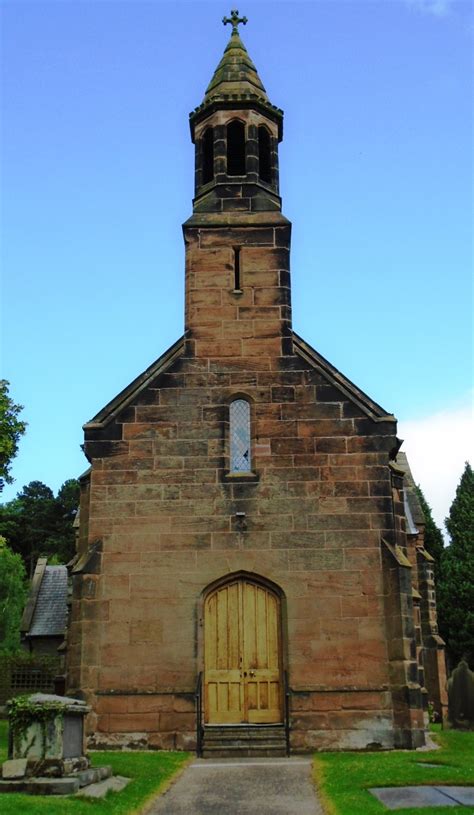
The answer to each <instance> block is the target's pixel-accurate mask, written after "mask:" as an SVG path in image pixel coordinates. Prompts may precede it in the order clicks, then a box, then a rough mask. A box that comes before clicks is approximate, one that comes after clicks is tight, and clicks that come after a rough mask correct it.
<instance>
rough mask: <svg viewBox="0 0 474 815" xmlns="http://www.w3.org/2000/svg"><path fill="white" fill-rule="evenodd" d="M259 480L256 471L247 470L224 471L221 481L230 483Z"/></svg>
mask: <svg viewBox="0 0 474 815" xmlns="http://www.w3.org/2000/svg"><path fill="white" fill-rule="evenodd" d="M259 480H260V478H259V476H258V475H257V473H253V472H248V473H226V474H225V475H224V476H223V481H226V482H228V483H229V482H230V483H232V484H233V483H237V484H239V483H246V482H250V483H254V484H255V483H257V482H258V481H259Z"/></svg>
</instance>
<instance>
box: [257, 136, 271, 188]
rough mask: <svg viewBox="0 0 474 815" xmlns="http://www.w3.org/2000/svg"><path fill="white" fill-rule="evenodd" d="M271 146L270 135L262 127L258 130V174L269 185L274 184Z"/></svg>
mask: <svg viewBox="0 0 474 815" xmlns="http://www.w3.org/2000/svg"><path fill="white" fill-rule="evenodd" d="M271 145H272V140H271V136H270V133H269V132H268V130H267V128H266V127H264V125H260V127H259V128H258V174H259V176H260V178H261V179H262V181H266V182H267V184H271V183H272V163H271Z"/></svg>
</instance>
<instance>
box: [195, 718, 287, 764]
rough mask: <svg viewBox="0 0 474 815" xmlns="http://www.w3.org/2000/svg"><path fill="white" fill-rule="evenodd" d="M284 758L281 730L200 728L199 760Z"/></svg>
mask: <svg viewBox="0 0 474 815" xmlns="http://www.w3.org/2000/svg"><path fill="white" fill-rule="evenodd" d="M285 755H286V738H285V728H284V726H283V725H276V726H261V725H260V726H251V725H249V726H243V725H240V726H238V727H231V726H226V727H219V726H218V725H214V726H212V727H209V726H207V727H205V728H204V738H203V757H204V758H226V757H227V758H233V757H239V756H240V757H249V756H255V757H265V756H267V757H271V756H274V757H277V756H285Z"/></svg>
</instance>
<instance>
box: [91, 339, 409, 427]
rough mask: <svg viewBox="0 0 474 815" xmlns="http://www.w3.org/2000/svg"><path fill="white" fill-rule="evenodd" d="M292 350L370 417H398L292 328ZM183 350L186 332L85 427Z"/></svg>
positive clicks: (113, 412)
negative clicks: (361, 388)
mask: <svg viewBox="0 0 474 815" xmlns="http://www.w3.org/2000/svg"><path fill="white" fill-rule="evenodd" d="M293 350H294V353H295V354H297V355H298V356H299V357H301V358H302V359H304V360H305V362H307V363H308V364H309V365H310V366H311V367H312V368H314V369H315V370H316V371H318V373H320V374H321V375H322V376H323V377H324V378H325V379H326V381H327V382H328V383H329V384H331V385H333V386H334V387H335V388H337V389H338V390H340V391H341V393H342V394H343V395H344V396H346V397H347V399H349V401H351V402H353V403H354V404H355V405H357V406H358V407H359V408H360V409H361V410H362V411H363V412H364V413H365V414H366V415H367V416H368V417H369V418H370V419H373V421H374V422H395V421H396V419H395V416H394V415H393V414H392V413H387V411H386V410H384V409H383V408H382V407H381V406H380V405H378V404H377V402H374V401H373V399H371V398H370V397H369V396H367V394H366V393H364V392H363V391H361V390H360V388H358V387H357V386H356V385H354V383H353V382H351V381H350V379H348V378H347V377H346V376H344V374H342V373H341V372H340V371H338V369H337V368H335V367H334V365H331V363H330V362H328V360H327V359H325V358H324V357H323V356H321V354H319V353H318V352H317V351H315V349H314V348H312V347H311V345H309V344H308V343H307V342H305V341H304V340H303V339H302V338H301V337H299V336H298V334H296V333H295V332H293ZM183 351H184V336H182V337H180V338H179V340H177V341H176V342H175V343H174V344H173V345H172V346H170V348H168V350H167V351H165V353H164V354H162V355H161V357H158V359H157V360H156V361H155V362H153V363H152V364H151V365H150V366H149V367H148V368H147V369H146V370H145V371H143V373H141V374H139V376H137V377H136V379H134V380H133V382H131V383H130V385H128V386H127V387H126V388H124V389H123V390H122V391H120V393H119V394H118V395H117V396H116V397H115V398H114V399H112V400H111V401H110V402H109V403H108V404H107V405H105V407H103V408H102V410H100V411H99V412H98V413H97V414H96V415H95V416H94V417H93V419H91V420H90V421H89V422H86V423H85V424H84V425H83V429H84V430H93V429H98V428H101V427H104V426H105V425H107V424H108V423H109V422H111V421H112V420H113V419H114V418H115V417H116V416H117V415H118V414H119V413H120V412H121V411H122V410H124V409H125V408H126V407H128V405H130V404H131V403H132V402H133V400H134V399H136V397H137V396H138V395H139V394H140V393H141V392H142V391H144V390H145V389H146V388H147V387H148V385H149V384H150V383H151V382H152V381H153V380H154V379H156V377H157V376H159V375H160V374H163V373H166V371H167V370H168V369H169V368H170V367H171V365H172V364H173V363H174V362H175V361H176V360H177V359H179V357H180V356H181V355H182V354H183Z"/></svg>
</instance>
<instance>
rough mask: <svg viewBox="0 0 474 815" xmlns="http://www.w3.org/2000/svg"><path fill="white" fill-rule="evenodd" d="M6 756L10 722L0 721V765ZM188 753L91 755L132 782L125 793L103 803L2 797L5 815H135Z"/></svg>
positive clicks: (110, 795) (114, 794) (95, 761)
mask: <svg viewBox="0 0 474 815" xmlns="http://www.w3.org/2000/svg"><path fill="white" fill-rule="evenodd" d="M6 757H7V723H6V722H5V721H0V764H1V763H2V761H4V760H5V759H6ZM188 758H189V753H160V752H150V753H145V752H133V753H122V752H120V753H119V752H110V753H92V754H91V759H92V764H93V765H96V766H100V765H104V764H110V765H111V766H112V768H113V771H114V774H115V775H124V776H126V777H127V778H131V779H132V781H131V782H130V784H129V785H128V786H127V787H126V788H125V789H124V790H123V791H122V792H118V793H117V792H109V793H108V795H107V797H106V798H104V799H102V800H100V801H92V800H91V799H89V800H87V799H85V798H76V797H75V796H72V795H71V796H68V797H62V796H61V797H56V796H50V795H20V794H17V793H11V794H7V793H5V794H2V795H0V812H1V813H2V815H19V813H22V815H23V813H24V814H25V815H37V814H38V815H40V814H41V815H132V813H139V812H141V811H142V809H143V808H144V807H145V804H146V803H147V802H148V801H149V800H150V798H152V797H153V796H154V795H155V794H156V793H157V792H158V791H159V790H160V789H161V788H162V787H165V786H166V785H167V782H168V781H169V779H170V778H172V776H173V775H174V774H175V773H176V772H177V771H178V770H179V769H180V768H181V767H182V766H183V765H184V764H185V762H186V761H187V760H188Z"/></svg>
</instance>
